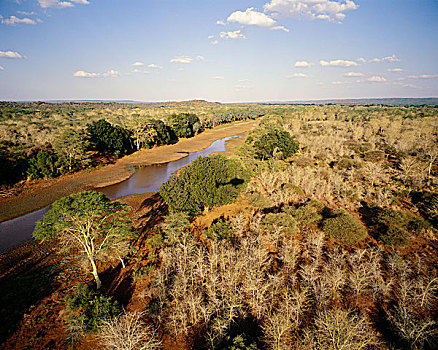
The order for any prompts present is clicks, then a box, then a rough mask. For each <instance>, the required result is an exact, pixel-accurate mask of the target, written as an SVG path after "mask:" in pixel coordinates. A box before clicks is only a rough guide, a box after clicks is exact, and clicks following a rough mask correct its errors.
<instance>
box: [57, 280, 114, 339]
mask: <svg viewBox="0 0 438 350" xmlns="http://www.w3.org/2000/svg"><path fill="white" fill-rule="evenodd" d="M65 299H66V304H67V312H68V328H67V330H68V331H69V333H70V337H71V339H72V340H76V339H78V338H79V337H80V336H82V335H83V334H84V333H88V332H96V331H98V330H99V327H100V325H101V324H102V322H103V321H105V320H107V319H109V318H111V317H114V316H116V315H118V314H120V313H121V311H122V310H121V308H120V306H119V304H118V302H117V301H116V300H114V299H113V298H111V297H107V296H105V295H102V294H100V293H99V292H96V291H94V290H93V289H92V288H90V287H89V286H88V285H86V284H82V283H80V284H78V285H77V286H76V288H75V291H74V292H73V294H70V295H68V296H67V297H66V298H65Z"/></svg>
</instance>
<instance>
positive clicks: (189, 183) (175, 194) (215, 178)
mask: <svg viewBox="0 0 438 350" xmlns="http://www.w3.org/2000/svg"><path fill="white" fill-rule="evenodd" d="M247 181H248V176H247V174H246V172H245V171H244V169H243V168H242V166H241V165H240V164H239V163H238V162H237V161H234V160H228V159H226V158H225V157H223V156H221V155H213V156H210V157H200V158H198V159H196V160H195V161H194V162H193V163H192V164H191V165H189V166H186V167H184V168H183V169H182V170H181V172H180V174H179V175H176V174H174V175H172V176H171V177H170V178H169V180H168V181H167V182H166V183H164V184H163V185H162V186H161V187H160V195H161V197H162V198H163V200H164V202H165V203H166V204H167V205H168V206H169V208H170V210H171V211H182V212H185V213H187V214H191V215H196V214H198V213H201V212H202V211H203V210H204V209H209V208H212V207H214V206H216V205H223V204H227V203H231V202H233V201H234V200H235V199H236V198H237V196H238V195H239V193H240V192H241V190H242V189H243V188H244V187H245V185H246V182H247Z"/></svg>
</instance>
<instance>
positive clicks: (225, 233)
mask: <svg viewBox="0 0 438 350" xmlns="http://www.w3.org/2000/svg"><path fill="white" fill-rule="evenodd" d="M206 234H207V237H209V238H212V239H217V240H219V241H221V240H224V239H228V240H230V241H234V237H233V228H232V227H231V224H230V223H229V222H228V221H225V220H223V219H220V220H218V221H216V222H214V223H213V224H211V225H210V227H209V228H208V229H207V232H206Z"/></svg>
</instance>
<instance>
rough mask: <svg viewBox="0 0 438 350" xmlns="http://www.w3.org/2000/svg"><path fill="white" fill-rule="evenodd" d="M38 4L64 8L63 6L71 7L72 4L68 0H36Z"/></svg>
mask: <svg viewBox="0 0 438 350" xmlns="http://www.w3.org/2000/svg"><path fill="white" fill-rule="evenodd" d="M38 3H39V4H40V6H41V7H42V8H43V9H45V8H56V9H60V8H64V7H73V6H74V5H73V4H72V3H71V2H68V1H59V0H38Z"/></svg>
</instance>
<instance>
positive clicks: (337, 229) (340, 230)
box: [322, 214, 367, 244]
mask: <svg viewBox="0 0 438 350" xmlns="http://www.w3.org/2000/svg"><path fill="white" fill-rule="evenodd" d="M322 229H323V230H324V232H325V233H327V234H328V235H330V236H331V237H333V238H334V239H337V240H338V241H340V242H342V243H343V244H353V243H356V242H358V241H360V240H363V239H364V238H365V237H366V236H367V230H366V228H365V226H364V225H363V224H362V223H361V222H360V220H359V219H358V218H356V217H355V216H353V215H349V214H340V215H338V216H335V217H334V218H328V219H326V220H324V222H323V226H322Z"/></svg>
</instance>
